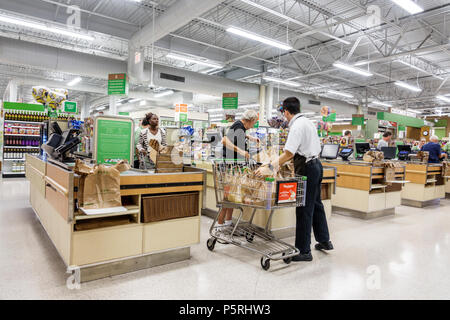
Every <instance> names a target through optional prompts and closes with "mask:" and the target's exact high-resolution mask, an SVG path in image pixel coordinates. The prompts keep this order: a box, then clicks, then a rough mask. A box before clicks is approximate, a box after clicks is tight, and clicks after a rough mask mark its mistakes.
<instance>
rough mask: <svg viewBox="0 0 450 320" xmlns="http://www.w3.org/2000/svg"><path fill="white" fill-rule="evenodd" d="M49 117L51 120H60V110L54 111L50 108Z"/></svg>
mask: <svg viewBox="0 0 450 320" xmlns="http://www.w3.org/2000/svg"><path fill="white" fill-rule="evenodd" d="M48 117H49V118H50V119H56V118H58V110H56V109H55V110H53V109H51V108H49V109H48Z"/></svg>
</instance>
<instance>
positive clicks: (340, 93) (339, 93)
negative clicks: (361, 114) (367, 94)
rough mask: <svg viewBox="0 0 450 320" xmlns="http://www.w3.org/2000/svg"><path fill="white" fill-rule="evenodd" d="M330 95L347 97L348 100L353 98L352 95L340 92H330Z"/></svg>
mask: <svg viewBox="0 0 450 320" xmlns="http://www.w3.org/2000/svg"><path fill="white" fill-rule="evenodd" d="M328 93H331V94H336V95H338V96H342V97H346V98H353V96H352V95H351V94H348V93H343V92H339V91H334V90H328Z"/></svg>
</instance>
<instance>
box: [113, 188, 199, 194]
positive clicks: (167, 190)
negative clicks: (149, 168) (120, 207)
mask: <svg viewBox="0 0 450 320" xmlns="http://www.w3.org/2000/svg"><path fill="white" fill-rule="evenodd" d="M186 191H203V186H181V187H165V188H143V189H122V190H120V195H121V196H131V195H138V194H155V193H172V192H186Z"/></svg>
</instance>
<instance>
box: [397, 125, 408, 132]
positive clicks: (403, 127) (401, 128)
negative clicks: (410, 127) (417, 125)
mask: <svg viewBox="0 0 450 320" xmlns="http://www.w3.org/2000/svg"><path fill="white" fill-rule="evenodd" d="M398 131H406V127H405V126H400V125H399V126H398Z"/></svg>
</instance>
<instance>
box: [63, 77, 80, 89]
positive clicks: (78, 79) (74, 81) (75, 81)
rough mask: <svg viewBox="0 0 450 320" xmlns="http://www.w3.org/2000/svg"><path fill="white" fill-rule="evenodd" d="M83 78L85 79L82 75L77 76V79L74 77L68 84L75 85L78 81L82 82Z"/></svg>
mask: <svg viewBox="0 0 450 320" xmlns="http://www.w3.org/2000/svg"><path fill="white" fill-rule="evenodd" d="M81 80H83V79H81V78H80V77H76V78H75V79H73V80H72V81H70V82H69V83H68V84H67V85H68V86H70V87H71V86H74V85H76V84H77V83H80V82H81Z"/></svg>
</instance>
